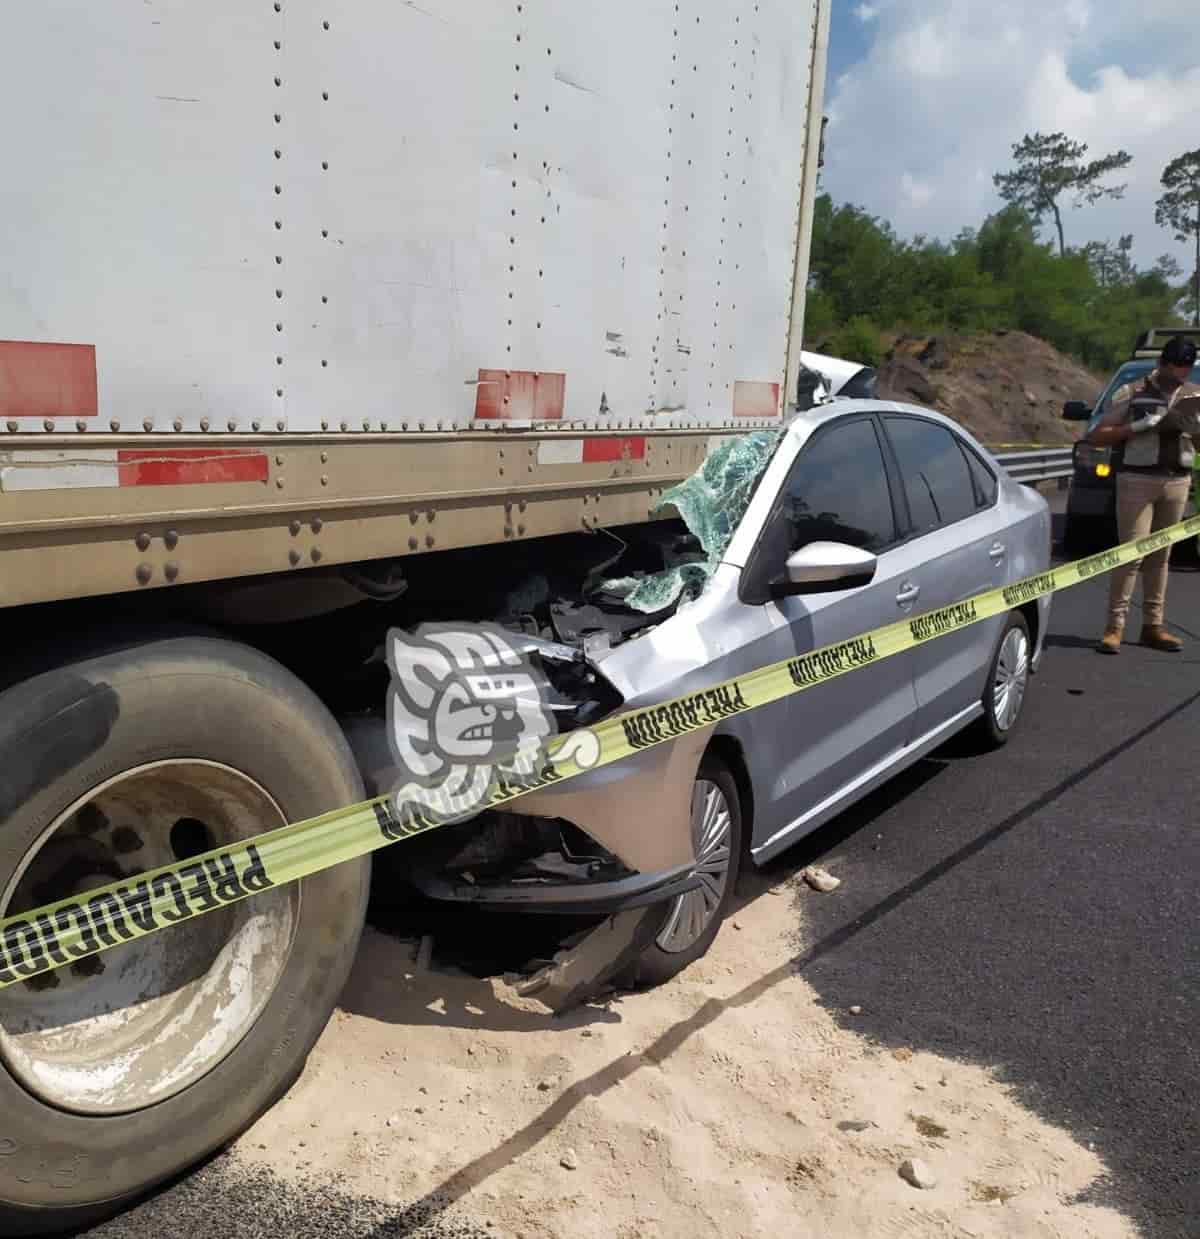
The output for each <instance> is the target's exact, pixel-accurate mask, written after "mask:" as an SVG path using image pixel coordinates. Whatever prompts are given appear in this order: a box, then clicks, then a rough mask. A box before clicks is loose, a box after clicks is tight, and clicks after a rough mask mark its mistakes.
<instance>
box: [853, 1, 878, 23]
mask: <svg viewBox="0 0 1200 1239" xmlns="http://www.w3.org/2000/svg"><path fill="white" fill-rule="evenodd" d="M854 16H855V17H857V18H858V20H859V21H860V22H862V23H863V25H864V26H865V25H866V24H867V22H873V21H874V20H875V19H876V18H877V17H878V16H879V6H878V5H877V4H860V5H859V6H858V8H856V9H855V10H854Z"/></svg>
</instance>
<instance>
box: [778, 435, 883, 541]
mask: <svg viewBox="0 0 1200 1239" xmlns="http://www.w3.org/2000/svg"><path fill="white" fill-rule="evenodd" d="M782 517H783V522H784V523H785V525H786V528H787V529H788V534H789V539H788V540H789V544H790V545H789V548H788V549H789V553H790V552H791V551H797V550H799V549H800V548H801V547H803V546H807V545H808V544H809V543H810V542H819V541H827V542H848V543H849V544H850V545H851V546H858V547H862V548H863V550H867V551H872V552H879V551H881V550H883V549H884V548H885V547H888V546H891V545H892V544H893V543H895V541H896V540H897V535H896V522H895V517H894V516H893V513H892V499H891V491H890V489H889V487H888V478H887V469H886V467H885V465H884V460H883V451H882V449H881V448H880V445H879V438H878V435H877V434H876V431H875V426H874V424H873V423H872V422H871V421H870V420H869V419H868V418H858V419H856V420H854V421H849V422H844V423H840V424H836V425H834V426H831V427H830V428H828V429H826V430H823V431H820V432H818V433H817V435H816V436H815V438H814V439H813V441H812V442H811V443H810V444H808V445H807V446H806V447H804V448H803V449H802V450H801V452H800V455H799V456H798V457H797V459H796V463H795V464H794V465H793V466H792V472H791V474H790V476H789V477H788V480H787V483H786V485H785V486H784V493H783V512H782Z"/></svg>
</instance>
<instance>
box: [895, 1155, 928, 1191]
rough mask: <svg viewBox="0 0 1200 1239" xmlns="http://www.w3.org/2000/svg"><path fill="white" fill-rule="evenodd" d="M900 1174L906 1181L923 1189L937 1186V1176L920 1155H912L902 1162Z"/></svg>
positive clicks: (926, 1189)
mask: <svg viewBox="0 0 1200 1239" xmlns="http://www.w3.org/2000/svg"><path fill="white" fill-rule="evenodd" d="M899 1174H900V1177H901V1178H902V1179H903V1180H904V1181H905V1182H906V1183H911V1184H912V1185H913V1187H919V1188H920V1189H921V1190H922V1191H928V1190H929V1189H930V1188H934V1187H937V1176H936V1175H935V1174H934V1173H933V1171H932V1170H930V1169H929V1167H928V1166H927V1165H926V1164H925V1163H924V1162H923V1161H922V1160H921V1159H920V1158H919V1157H910V1158H909V1159H908V1160H907V1161H905V1162H901V1164H900V1171H899Z"/></svg>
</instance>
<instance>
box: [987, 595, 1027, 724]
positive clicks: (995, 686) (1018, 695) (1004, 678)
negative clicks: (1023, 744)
mask: <svg viewBox="0 0 1200 1239" xmlns="http://www.w3.org/2000/svg"><path fill="white" fill-rule="evenodd" d="M1032 654H1033V643H1032V640H1031V638H1030V635H1029V624H1028V623H1027V622H1026V620H1025V617H1024V616H1023V615H1022V614H1021V613H1020V612H1019V611H1014V612H1012V614H1010V615H1009V617H1008V620H1007V622H1006V623H1005V625H1004V629H1003V631H1002V632H1001V633H1000V639H999V641H997V643H996V650H995V653H994V654H993V655H992V661H991V665H990V666H989V667H988V677H987V683H986V685H985V686H984V690H983V717H982V718H981V719H980V720H979V729H980V731H981V732H982V734H983V736H984V738H985V740H986V741H987V742H988V744H989V745H990V746H991V747H993V748H999V747H1000V746H1001V745H1004V744H1007V743H1008V738H1009V736H1011V735H1012V733H1013V730H1014V729H1015V728H1016V725H1017V721H1018V720H1019V719H1020V717H1021V711H1022V707H1023V706H1024V704H1025V697H1026V693H1027V691H1028V689H1029V675H1030V664H1031V660H1032Z"/></svg>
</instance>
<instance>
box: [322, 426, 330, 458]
mask: <svg viewBox="0 0 1200 1239" xmlns="http://www.w3.org/2000/svg"><path fill="white" fill-rule="evenodd" d="M321 429H322V430H328V429H329V423H328V422H322V423H321ZM321 459H322V460H324V459H325V457H324V456H322V457H321Z"/></svg>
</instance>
